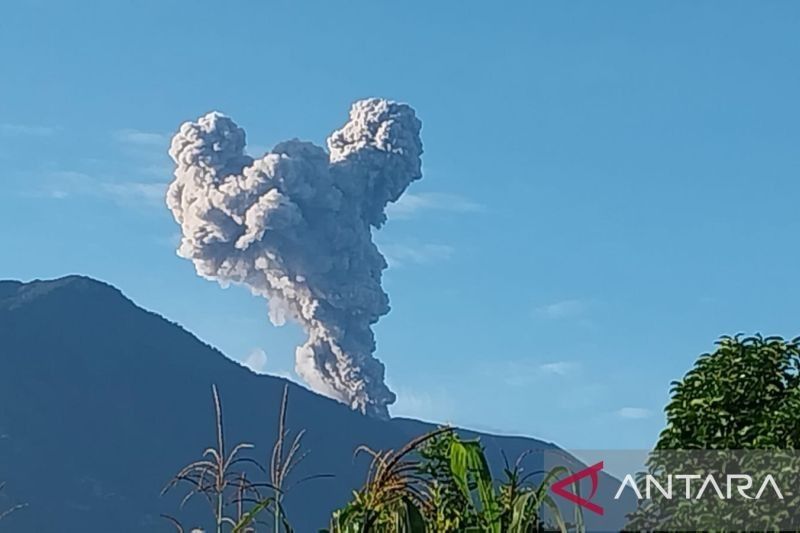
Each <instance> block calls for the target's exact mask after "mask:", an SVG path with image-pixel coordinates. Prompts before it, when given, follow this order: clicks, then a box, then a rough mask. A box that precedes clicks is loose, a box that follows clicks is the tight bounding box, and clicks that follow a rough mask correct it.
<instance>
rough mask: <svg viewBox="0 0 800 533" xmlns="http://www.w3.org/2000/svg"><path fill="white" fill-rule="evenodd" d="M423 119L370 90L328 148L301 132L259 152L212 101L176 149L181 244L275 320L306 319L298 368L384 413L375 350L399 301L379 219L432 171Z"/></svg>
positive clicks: (387, 400) (368, 409)
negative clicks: (379, 325)
mask: <svg viewBox="0 0 800 533" xmlns="http://www.w3.org/2000/svg"><path fill="white" fill-rule="evenodd" d="M420 128H421V123H420V121H419V120H418V119H417V118H416V116H415V114H414V110H413V109H412V108H411V107H409V106H408V105H405V104H400V103H396V102H390V101H387V100H382V99H375V98H374V99H368V100H361V101H358V102H356V103H354V104H353V106H352V107H351V109H350V119H349V120H348V121H347V123H346V124H345V125H344V126H343V127H342V128H340V129H338V130H336V131H334V132H333V133H332V134H331V135H330V137H328V142H327V144H328V150H327V151H326V150H325V149H323V148H322V147H319V146H316V145H314V144H312V143H310V142H304V141H300V140H297V139H294V140H290V141H285V142H281V143H279V144H278V145H277V146H275V147H274V148H273V149H272V150H271V151H270V152H268V153H267V154H265V155H264V156H263V157H261V158H260V159H254V158H252V157H250V156H248V155H246V154H245V152H244V149H245V132H244V130H242V129H241V128H240V127H238V126H237V125H236V124H235V123H234V122H233V121H232V120H231V119H230V118H228V117H226V116H225V115H222V114H220V113H216V112H214V113H209V114H207V115H205V116H203V117H201V118H199V119H198V120H197V121H196V122H186V123H184V124H183V125H182V126H181V128H180V131H179V132H178V133H177V134H176V135H175V136H174V137H173V139H172V145H171V147H170V150H169V154H170V156H171V157H172V159H173V160H174V161H175V164H176V169H175V179H174V181H173V182H172V183H171V184H170V187H169V191H168V193H167V205H168V206H169V208H170V210H171V211H172V214H173V216H174V217H175V220H176V221H177V222H178V224H180V226H181V230H182V239H181V244H180V247H179V248H178V255H180V256H181V257H184V258H186V259H190V260H191V261H192V262H193V263H194V266H195V268H196V270H197V273H198V274H199V275H200V276H203V277H204V278H207V279H211V280H216V281H217V282H219V283H220V284H221V285H223V286H227V285H228V284H230V283H236V284H242V285H245V286H247V287H249V288H250V290H251V291H252V292H253V293H254V294H258V295H261V296H263V297H265V298H266V299H267V300H268V302H269V317H270V320H271V321H272V322H273V323H274V324H276V325H282V324H283V323H284V322H285V321H286V320H287V319H290V320H294V321H296V322H298V323H299V324H301V325H302V326H303V328H304V329H305V331H306V332H307V333H308V340H307V341H306V342H305V344H303V345H302V346H299V347H298V348H297V351H296V354H295V355H296V363H295V369H296V371H297V373H298V375H300V377H302V378H303V379H304V380H305V381H306V382H307V383H308V384H309V385H310V386H311V387H312V388H313V389H315V390H317V391H319V392H321V393H322V394H325V395H327V396H330V397H332V398H335V399H337V400H339V401H341V402H343V403H346V404H348V405H350V406H351V407H352V408H353V409H356V410H358V411H361V412H362V413H365V414H369V415H372V416H378V417H384V418H385V417H388V405H389V404H391V403H393V402H394V401H395V395H394V394H393V393H392V392H391V391H390V390H389V388H388V387H387V386H386V384H385V382H384V366H383V364H382V363H381V362H380V361H379V360H378V359H376V358H375V357H374V356H373V353H374V352H375V336H374V334H373V332H372V325H373V324H375V323H376V322H377V321H378V319H379V318H380V317H381V316H383V315H385V314H387V313H388V312H389V298H388V296H387V294H386V293H385V292H384V291H383V289H382V287H381V275H382V271H383V270H384V269H385V268H386V266H387V265H386V261H385V259H384V258H383V256H382V255H381V253H380V252H379V251H378V248H377V247H376V246H375V243H373V242H372V228H376V229H377V228H380V226H381V225H382V224H383V223H384V222H385V221H386V214H385V208H386V206H387V204H388V203H390V202H395V201H396V200H397V199H398V198H400V196H401V195H402V194H403V191H405V190H406V188H407V187H408V185H409V184H410V183H411V182H412V181H414V180H417V179H420V178H421V177H422V173H421V160H420V156H421V154H422V143H421V141H420V136H419V133H420Z"/></svg>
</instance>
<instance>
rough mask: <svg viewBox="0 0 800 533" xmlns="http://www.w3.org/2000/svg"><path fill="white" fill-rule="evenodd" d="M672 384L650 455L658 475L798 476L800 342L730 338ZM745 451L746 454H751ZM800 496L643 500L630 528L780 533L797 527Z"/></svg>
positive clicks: (650, 463) (651, 469)
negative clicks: (743, 528)
mask: <svg viewBox="0 0 800 533" xmlns="http://www.w3.org/2000/svg"><path fill="white" fill-rule="evenodd" d="M716 344H717V348H716V350H715V351H714V352H712V353H706V354H703V355H701V356H700V357H699V359H698V360H697V362H696V363H695V365H694V368H692V369H691V370H690V371H689V372H688V373H687V374H686V376H685V377H684V378H683V379H682V380H680V381H676V382H673V383H672V388H671V399H670V402H669V404H668V405H667V407H666V409H665V411H666V415H667V424H666V427H665V428H664V430H663V431H662V432H661V434H660V436H659V439H658V442H657V444H656V446H655V449H654V451H653V453H652V454H651V456H650V458H649V460H648V464H647V469H648V473H649V474H651V475H659V474H663V473H665V472H670V471H671V472H678V471H681V472H691V473H697V474H701V475H707V474H708V473H712V474H729V473H730V474H735V473H739V472H745V471H746V472H751V473H757V472H762V473H766V472H773V471H774V470H776V469H777V467H778V466H780V470H782V472H781V475H783V476H785V477H786V478H787V479H788V478H791V477H792V476H794V475H796V474H797V473H798V471H800V470H798V465H797V460H796V453H795V452H794V450H795V449H796V448H798V444H800V338H797V339H794V340H790V341H789V340H784V339H783V338H780V337H766V338H765V337H762V336H760V335H756V336H752V337H744V336H742V335H737V336H735V337H729V336H724V337H722V338H720V340H719V341H718V342H717V343H716ZM745 451H746V452H745ZM792 508H794V509H800V497H798V496H797V495H790V497H789V499H788V501H785V502H784V501H780V502H775V501H769V502H755V503H747V504H746V505H744V504H742V503H741V502H738V503H733V502H730V501H727V502H726V501H721V500H719V499H716V500H712V499H708V500H705V499H704V500H703V501H702V502H697V501H687V500H685V499H684V500H676V499H673V500H666V499H658V500H651V501H646V502H643V503H642V504H641V505H640V507H639V509H637V511H636V512H635V513H633V515H632V516H631V517H630V518H631V519H630V522H629V527H630V528H631V529H637V530H642V529H650V530H652V529H659V530H680V529H697V526H698V521H699V520H706V524H705V525H706V527H711V526H713V525H714V524H715V523H719V524H723V523H724V524H725V526H724V527H725V528H730V526H731V525H732V524H739V525H743V524H745V523H747V524H749V525H751V526H753V525H754V524H758V528H759V529H765V530H775V529H781V528H786V527H791V526H793V527H792V529H796V528H797V526H798V525H800V524H798V523H797V520H796V518H797V517H795V516H790V515H794V514H796V512H789V511H788V509H792Z"/></svg>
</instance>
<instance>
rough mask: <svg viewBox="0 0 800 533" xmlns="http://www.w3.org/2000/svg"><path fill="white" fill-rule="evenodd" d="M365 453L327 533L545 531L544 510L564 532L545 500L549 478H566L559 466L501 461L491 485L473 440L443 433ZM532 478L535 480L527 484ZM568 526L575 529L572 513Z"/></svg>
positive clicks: (551, 505) (447, 431)
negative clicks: (355, 484)
mask: <svg viewBox="0 0 800 533" xmlns="http://www.w3.org/2000/svg"><path fill="white" fill-rule="evenodd" d="M362 449H363V448H362ZM368 452H369V453H370V454H371V455H372V457H373V461H372V464H371V466H370V469H369V474H368V477H367V482H366V483H365V485H364V487H363V488H362V489H361V490H360V491H357V492H355V493H354V495H353V500H352V501H351V502H350V503H349V504H348V505H347V506H346V507H345V508H343V509H341V510H340V511H338V512H337V513H335V514H334V517H333V520H332V521H331V529H330V531H331V532H332V533H368V532H370V533H371V532H374V533H427V532H430V533H433V532H436V533H439V532H474V533H532V532H538V531H545V530H546V527H547V524H546V523H545V520H544V519H543V517H542V511H543V510H544V509H547V510H549V511H550V514H551V515H552V520H554V521H555V523H556V527H557V530H558V531H560V532H562V533H566V531H568V530H569V528H570V525H568V524H567V523H566V522H565V521H564V520H563V518H562V516H561V513H560V511H559V509H558V506H557V505H556V504H555V502H554V501H553V500H552V498H551V497H550V496H549V494H548V490H549V487H550V485H551V484H552V483H553V482H554V481H555V480H556V479H558V478H559V477H560V476H562V475H568V473H569V472H568V471H567V469H566V468H564V467H557V468H554V469H553V470H551V471H549V472H531V473H529V474H523V470H522V460H523V459H524V457H525V454H523V455H522V456H520V457H519V458H518V459H517V461H516V462H515V463H514V464H513V465H510V464H509V462H508V460H506V461H505V469H504V473H505V480H504V481H503V482H502V483H497V482H495V480H494V479H493V478H492V475H491V471H490V469H489V465H488V462H487V461H486V456H485V452H484V450H483V448H482V447H481V445H480V443H479V441H478V440H462V439H460V438H459V437H458V436H457V435H456V434H455V432H454V431H453V430H452V429H450V428H442V429H440V430H438V431H435V432H433V433H430V434H428V435H424V436H422V437H420V438H418V439H415V440H413V441H411V442H410V443H409V444H407V445H406V446H405V447H403V448H402V449H401V450H400V451H398V452H394V451H391V450H390V451H389V452H383V453H379V452H373V451H371V450H369V451H368ZM539 474H540V475H542V476H543V479H542V481H541V482H540V483H539V484H538V485H536V484H532V483H531V482H530V480H531V478H532V477H533V476H534V475H539ZM572 526H574V529H575V530H576V531H582V530H583V520H582V515H581V514H580V511H579V510H577V511H576V517H575V523H574V524H572Z"/></svg>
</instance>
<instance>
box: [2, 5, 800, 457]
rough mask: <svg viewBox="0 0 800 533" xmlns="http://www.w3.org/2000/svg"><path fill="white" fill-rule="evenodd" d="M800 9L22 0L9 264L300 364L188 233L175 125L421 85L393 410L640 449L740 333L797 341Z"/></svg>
mask: <svg viewBox="0 0 800 533" xmlns="http://www.w3.org/2000/svg"><path fill="white" fill-rule="evenodd" d="M798 34H800V4H798V3H795V2H788V1H787V2H771V1H767V2H749V3H744V2H725V3H724V5H723V4H722V3H719V2H696V1H692V2H688V1H686V2H674V1H670V2H666V1H664V2H634V1H631V2H614V3H607V2H602V3H601V2H589V1H586V2H570V3H559V2H549V3H534V2H508V3H505V4H503V6H502V7H501V6H499V5H497V4H490V3H488V2H486V3H479V2H464V1H460V2H445V1H440V2H403V3H397V2H392V3H389V2H375V1H371V2H361V1H350V2H274V1H268V0H260V1H254V0H253V1H231V2H228V3H224V4H223V3H221V2H207V1H201V0H196V1H191V2H190V1H188V0H187V1H182V2H179V1H176V0H169V1H164V0H159V1H155V0H152V1H147V0H143V1H137V2H134V1H108V2H104V3H99V2H89V1H85V2H62V1H55V0H52V1H45V0H39V1H29V2H5V3H4V5H3V6H2V7H0V67H1V68H2V77H3V83H0V111H1V113H0V147H1V148H0V165H1V166H0V168H2V174H0V180H1V182H2V184H3V194H2V195H0V244H2V246H1V247H0V278H17V279H23V280H29V279H33V278H49V277H55V276H61V275H64V274H69V273H81V274H87V275H91V276H95V277H98V278H100V279H103V280H106V281H109V282H111V283H113V284H114V285H116V286H118V287H120V288H121V289H122V290H123V291H124V292H125V293H126V294H128V295H129V296H130V297H132V298H133V299H134V300H135V301H136V302H137V303H139V304H140V305H143V306H145V307H147V308H150V309H153V310H157V311H158V312H159V313H161V314H163V315H164V316H166V317H168V318H170V319H172V320H175V321H177V322H179V323H180V324H182V325H183V326H185V327H186V328H188V329H189V330H190V331H192V332H194V333H195V334H197V335H198V336H199V337H200V338H202V339H204V340H206V341H207V342H209V343H211V344H213V345H215V346H217V347H219V348H220V349H222V350H223V351H224V352H225V353H227V354H228V355H229V356H230V357H232V358H234V359H238V360H246V359H247V358H248V357H250V356H252V355H253V354H254V353H255V354H256V356H255V357H253V359H252V360H253V361H257V362H258V363H264V358H263V357H261V356H259V355H258V354H260V353H261V352H259V350H260V351H263V352H264V353H265V354H266V363H265V365H264V368H266V370H267V371H268V372H274V373H280V374H287V373H289V372H291V368H292V366H293V353H294V346H295V345H296V344H297V343H299V342H300V341H301V340H302V339H303V334H302V332H301V331H299V329H298V328H296V327H294V326H287V327H284V328H274V327H273V326H271V325H270V324H269V322H268V320H267V311H266V305H265V304H264V302H263V301H261V300H259V299H257V298H254V297H252V296H250V295H249V294H248V293H247V291H245V290H244V289H238V288H235V287H234V288H230V289H228V290H222V289H220V288H219V287H218V286H217V285H216V284H214V283H211V282H208V281H204V280H202V279H199V278H198V277H197V276H196V275H195V274H194V270H193V267H192V265H191V263H190V262H188V261H186V260H183V259H180V258H178V257H177V256H176V255H175V253H174V247H175V244H176V240H177V235H178V228H177V226H176V225H175V223H174V222H173V220H172V218H171V215H170V214H169V213H168V211H167V209H166V208H165V207H164V205H163V201H162V196H163V191H164V189H165V184H166V183H167V182H168V181H169V180H170V177H171V176H170V173H171V168H170V161H169V159H168V157H167V156H166V146H167V142H168V139H169V137H170V135H171V133H172V132H174V131H175V129H176V128H177V127H178V126H179V125H180V123H181V122H183V121H185V120H189V119H194V118H196V117H198V116H199V115H201V114H203V113H205V112H207V111H209V110H213V109H217V110H220V111H223V112H225V113H227V114H229V115H231V116H232V117H233V118H234V120H236V121H237V122H238V123H239V124H240V125H241V126H243V127H244V128H245V129H246V130H247V132H248V139H249V143H250V145H251V146H252V150H253V151H254V152H259V151H263V150H264V149H266V148H268V147H270V146H272V145H273V144H275V143H276V142H279V141H281V140H284V139H287V138H291V137H300V138H303V139H307V140H312V141H315V142H318V143H321V142H323V141H324V139H325V137H326V136H327V135H328V133H329V132H330V131H331V130H332V129H334V128H336V127H338V126H340V125H341V124H342V123H343V122H344V121H345V120H346V113H347V110H348V107H349V105H350V103H351V102H352V101H353V100H356V99H359V98H363V97H368V96H381V97H387V98H392V99H397V100H402V101H405V102H408V103H410V104H411V105H413V106H414V107H415V108H416V110H417V113H418V115H419V116H420V118H421V119H422V121H423V133H422V135H423V142H424V144H425V154H424V178H423V180H422V181H420V182H418V183H416V184H415V185H413V186H412V189H411V190H410V191H409V193H410V195H409V197H407V198H406V199H405V201H404V202H403V203H401V204H400V205H398V206H396V207H395V209H394V212H393V216H392V218H391V219H390V222H389V223H388V224H387V225H386V226H385V228H384V229H383V230H381V231H380V232H379V233H378V234H377V235H376V240H377V242H378V243H379V244H380V246H381V248H382V250H383V251H384V253H385V254H386V255H387V256H388V257H389V261H390V263H391V267H390V269H389V270H387V271H386V272H385V276H384V285H385V288H386V290H387V291H388V292H389V294H390V297H391V301H392V308H393V309H392V312H391V313H390V314H389V315H388V316H386V317H384V318H383V319H382V320H381V322H380V323H379V324H378V326H377V328H376V333H377V338H378V356H379V357H380V358H381V359H382V360H383V361H384V362H385V364H386V366H387V376H388V381H389V383H390V385H391V386H392V387H393V388H394V389H395V391H396V392H397V393H398V395H399V400H398V403H397V405H396V407H395V408H394V413H395V414H400V415H408V416H416V417H421V418H424V419H428V420H435V421H441V422H454V423H459V424H464V425H468V426H471V427H475V428H479V429H486V430H493V431H503V432H508V433H524V434H527V435H531V436H536V437H541V438H545V439H549V440H554V441H556V442H558V443H559V444H561V445H563V446H565V447H571V448H585V449H588V448H595V449H597V448H620V447H621V448H640V447H645V446H649V445H651V444H652V443H653V442H654V441H655V439H656V438H657V435H658V432H659V431H660V429H661V428H662V426H663V422H664V421H663V416H662V414H661V410H662V408H663V406H664V404H665V403H666V401H667V399H668V389H669V384H670V381H672V380H674V379H678V378H680V377H681V376H682V375H683V373H684V372H685V371H686V370H687V369H688V368H690V366H691V365H692V363H693V361H694V360H695V358H696V356H697V355H698V354H700V353H702V352H704V351H708V350H710V349H712V347H713V341H714V340H715V339H716V338H717V337H718V336H719V335H721V334H724V333H737V332H740V331H741V332H757V331H760V332H763V333H765V334H780V335H784V336H795V335H798V334H800V326H798V324H800V310H798V306H797V305H796V302H797V301H798V299H799V298H800V285H798V283H797V265H798V262H799V261H800V252H798V248H797V235H798V232H799V230H800V217H799V216H798V214H797V213H798V209H797V198H798V197H799V195H800V180H799V179H798V177H799V176H800V130H799V129H798V128H799V127H800V126H799V125H800V99H799V98H798V95H800V69H798V68H797V65H798V63H800V40H798V39H797V35H798Z"/></svg>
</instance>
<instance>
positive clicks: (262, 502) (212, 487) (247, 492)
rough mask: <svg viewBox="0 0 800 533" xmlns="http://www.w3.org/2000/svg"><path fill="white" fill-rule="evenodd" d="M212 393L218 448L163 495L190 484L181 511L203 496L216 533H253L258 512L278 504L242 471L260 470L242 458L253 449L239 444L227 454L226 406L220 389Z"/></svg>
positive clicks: (174, 480) (207, 452) (192, 465)
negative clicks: (243, 467)
mask: <svg viewBox="0 0 800 533" xmlns="http://www.w3.org/2000/svg"><path fill="white" fill-rule="evenodd" d="M212 393H213V397H214V411H215V421H216V427H215V430H216V441H217V442H216V447H210V448H207V449H206V450H205V451H204V452H203V458H202V459H200V460H197V461H194V462H192V463H190V464H188V465H187V466H185V467H184V468H183V469H181V470H180V471H179V472H178V473H177V474H176V475H175V477H173V478H172V480H171V481H170V482H169V483H168V484H167V486H166V487H164V490H163V491H162V494H164V493H166V492H167V491H169V490H170V489H172V488H173V487H175V486H176V485H178V484H187V485H189V487H190V490H189V491H188V493H187V494H186V496H185V497H184V498H183V500H182V501H181V507H183V505H185V504H186V502H188V501H189V500H190V499H191V498H193V497H194V496H197V495H200V496H203V497H204V498H205V499H206V500H207V501H208V503H209V505H210V506H211V511H212V514H213V518H214V526H215V528H216V533H223V529H224V528H229V529H230V530H231V531H235V532H236V533H249V532H251V531H253V529H252V527H250V524H252V522H253V519H254V516H255V515H254V514H253V511H254V509H257V510H258V512H260V511H262V510H263V509H265V508H267V507H270V506H272V505H273V504H275V501H274V499H273V498H263V497H262V496H261V494H260V492H259V487H260V486H261V485H258V484H255V483H252V482H251V481H250V480H248V478H247V476H246V474H245V473H244V472H241V471H240V470H239V468H238V466H239V465H241V464H242V463H250V464H253V465H256V466H257V467H258V464H257V463H256V462H255V461H254V460H252V459H250V458H247V457H240V452H242V451H243V450H247V449H251V448H252V447H253V445H252V444H249V443H239V444H237V445H236V446H234V447H233V448H232V449H231V450H230V451H228V450H227V447H226V443H225V432H224V426H223V417H222V404H221V402H220V398H219V393H218V391H217V387H216V386H213V387H212ZM259 468H260V467H259ZM262 485H263V484H262ZM246 501H247V502H255V505H254V507H253V509H250V510H249V511H247V512H245V510H244V507H243V502H246ZM231 506H234V507H235V511H236V514H235V515H233V516H229V514H228V509H229V508H230V507H231ZM256 514H257V513H256ZM163 516H164V518H165V519H167V520H169V521H170V522H171V523H172V524H173V525H174V526H175V527H176V528H177V530H178V532H179V533H180V532H182V531H183V527H182V526H181V524H180V522H178V520H177V519H175V518H173V517H171V516H168V515H163Z"/></svg>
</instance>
